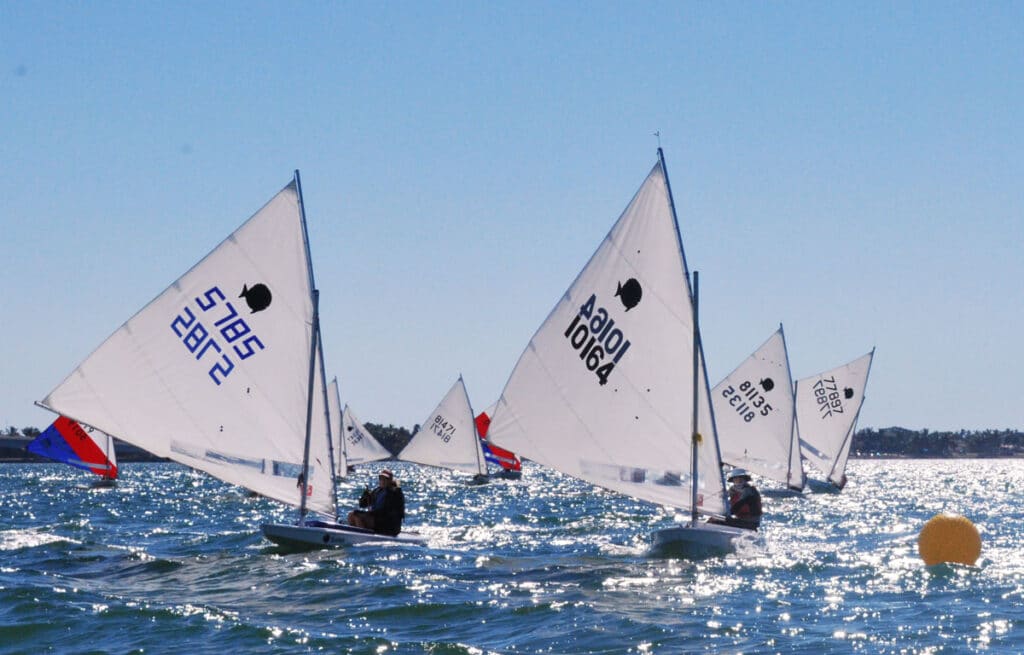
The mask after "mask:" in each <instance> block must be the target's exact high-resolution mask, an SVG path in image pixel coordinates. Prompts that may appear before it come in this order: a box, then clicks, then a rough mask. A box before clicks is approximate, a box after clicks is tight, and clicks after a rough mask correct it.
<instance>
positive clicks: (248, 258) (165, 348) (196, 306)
mask: <svg viewBox="0 0 1024 655" xmlns="http://www.w3.org/2000/svg"><path fill="white" fill-rule="evenodd" d="M311 287H312V274H311V269H310V262H309V258H308V249H307V245H306V240H305V231H304V225H303V219H302V215H301V207H300V198H299V193H298V183H297V180H296V181H293V182H292V183H291V184H289V185H288V186H286V187H285V188H284V189H283V190H282V191H281V192H280V193H278V194H277V195H276V196H274V198H273V199H271V201H270V202H268V203H267V204H266V205H265V206H264V207H263V208H262V209H260V210H259V211H258V212H257V213H256V214H255V215H253V216H252V217H251V218H250V219H249V220H248V221H246V222H245V223H244V224H243V225H242V226H241V227H239V228H238V229H237V230H236V231H235V232H233V233H232V234H231V235H230V236H229V237H228V238H227V239H226V240H224V241H223V242H222V243H221V244H220V245H218V246H217V247H216V248H215V249H214V250H213V251H212V252H211V253H210V254H208V255H207V256H206V257H205V258H203V259H202V260H201V261H200V262H199V263H198V264H196V265H195V266H194V267H192V269H190V270H189V271H188V272H187V273H185V274H184V275H183V276H181V277H180V278H179V279H178V280H176V281H175V282H174V283H173V284H172V285H171V286H170V287H168V288H167V289H166V290H165V291H163V292H162V293H161V294H160V295H159V296H157V297H156V299H154V300H153V301H152V302H150V303H149V304H148V305H146V306H145V307H144V308H143V309H142V310H141V311H139V312H138V313H137V314H135V315H134V316H133V317H131V318H130V319H129V320H128V321H127V322H126V323H125V324H124V325H122V326H121V327H120V328H119V329H118V330H117V331H116V332H115V333H114V334H113V335H111V336H110V337H109V338H108V339H107V340H106V341H104V342H103V343H102V344H101V345H100V346H99V347H98V348H97V349H96V350H95V351H94V352H93V353H92V354H91V355H89V357H88V358H86V359H85V361H83V362H82V363H81V364H80V365H79V366H78V367H77V368H76V369H75V370H74V371H72V372H71V374H70V375H69V376H68V377H67V378H66V379H65V380H64V381H63V382H61V384H60V385H58V386H57V387H56V388H55V389H54V390H53V391H51V392H50V393H49V395H47V396H46V398H45V399H44V400H43V401H42V403H41V404H42V405H43V406H45V407H48V408H50V409H52V410H53V411H55V412H59V413H61V414H64V415H65V416H69V417H72V418H75V419H77V420H79V421H80V422H82V423H85V424H87V425H90V426H93V427H96V428H98V429H100V430H103V431H104V432H107V433H109V434H112V435H115V436H117V437H119V438H121V439H123V440H125V441H128V442H130V443H133V444H135V445H137V446H139V447H141V448H144V449H146V450H148V451H150V452H152V453H154V454H156V455H159V456H162V457H169V458H171V459H174V460H176V461H178V462H181V463H183V464H186V465H188V466H191V467H193V468H196V469H199V470H202V471H206V472H208V473H210V474H211V475H214V476H216V477H218V478H220V479H222V480H225V481H227V482H230V483H233V484H238V485H241V486H244V487H247V488H249V489H251V490H253V491H256V492H258V493H260V494H262V495H265V496H268V497H271V498H274V499H277V500H279V501H283V502H286V503H291V504H295V505H298V504H299V503H300V500H301V496H300V494H301V493H302V491H303V490H302V488H300V486H299V485H297V480H298V476H299V474H300V473H301V471H302V464H303V450H304V444H305V435H306V430H307V409H308V407H307V399H308V397H309V383H310V379H309V378H310V357H311V352H312V350H313V349H312V345H313V342H312V339H313V335H314V320H313V319H314V301H313V291H312V288H311ZM318 351H319V348H318ZM318 356H320V355H319V353H318ZM320 369H321V367H320V366H315V367H314V371H315V374H316V377H315V386H314V389H315V391H314V393H313V410H312V414H311V423H310V425H309V426H308V427H309V430H310V434H311V440H310V458H309V476H308V479H307V481H306V485H305V492H306V494H307V498H306V505H307V507H309V508H310V509H313V510H315V511H318V512H322V513H325V514H330V515H333V513H334V505H333V480H332V475H331V470H330V460H329V451H328V448H329V443H328V441H327V434H328V431H327V411H326V406H325V404H324V403H325V399H324V395H325V394H324V392H323V391H324V388H325V387H324V380H323V378H322V375H321V373H320Z"/></svg>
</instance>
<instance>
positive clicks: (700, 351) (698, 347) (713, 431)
mask: <svg viewBox="0 0 1024 655" xmlns="http://www.w3.org/2000/svg"><path fill="white" fill-rule="evenodd" d="M658 161H659V162H660V164H661V171H662V175H663V176H664V177H665V189H666V191H667V193H668V205H669V210H670V211H671V213H672V225H673V226H675V231H676V242H677V244H678V246H679V257H680V259H681V260H682V264H683V278H684V279H685V280H686V291H687V293H688V294H689V296H690V304H691V306H692V308H693V342H694V345H693V349H694V355H693V357H694V364H693V368H694V372H693V375H694V379H693V385H694V392H693V430H692V433H691V437H690V439H691V450H692V451H693V462H694V464H693V469H692V474H693V477H694V496H693V498H692V501H691V503H692V512H691V520H693V521H696V520H697V507H698V505H699V503H698V502H697V491H696V489H697V481H698V480H699V476H700V466H699V464H698V459H699V458H698V455H699V453H698V452H697V450H698V447H699V445H700V443H701V441H702V440H703V439H702V436H701V434H700V431H699V425H698V417H699V415H700V408H701V406H700V399H699V395H698V393H697V389H698V388H699V386H698V385H700V380H699V379H698V365H699V369H700V373H702V374H703V386H704V394H705V396H704V397H705V398H706V399H707V412H708V417H707V420H708V421H709V425H708V427H709V429H710V436H711V443H712V444H714V450H715V454H714V463H715V466H714V468H713V470H712V472H705V475H707V476H711V475H714V476H715V477H716V478H717V479H718V485H717V487H719V495H720V496H721V504H722V506H724V507H728V504H727V503H726V501H725V496H726V493H725V483H724V482H722V470H721V465H720V462H721V461H722V453H721V447H720V446H719V443H718V429H717V426H716V424H715V406H714V403H712V402H711V384H710V382H709V381H708V372H707V360H706V359H705V358H704V343H703V341H702V339H701V337H700V322H699V321H698V313H697V288H696V287H697V272H696V271H694V274H693V286H692V287H691V286H690V268H689V266H688V265H687V263H686V249H685V248H683V234H682V231H681V230H680V228H679V215H678V214H677V213H676V201H675V197H674V196H673V195H672V182H671V181H670V180H669V177H668V166H667V165H666V164H665V153H664V151H663V150H662V149H661V147H660V146H659V147H658ZM698 358H699V359H698Z"/></svg>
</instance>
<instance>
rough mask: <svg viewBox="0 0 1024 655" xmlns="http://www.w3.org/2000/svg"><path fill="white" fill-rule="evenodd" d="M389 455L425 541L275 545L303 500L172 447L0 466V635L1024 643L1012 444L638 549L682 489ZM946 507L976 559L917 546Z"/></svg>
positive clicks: (794, 646) (874, 475) (377, 647)
mask: <svg viewBox="0 0 1024 655" xmlns="http://www.w3.org/2000/svg"><path fill="white" fill-rule="evenodd" d="M393 468H394V469H395V471H396V474H397V475H398V476H399V477H400V478H401V479H402V485H403V487H404V488H405V491H406V497H407V502H408V505H409V517H408V518H407V520H406V525H407V527H411V526H418V527H420V529H421V531H422V532H424V533H425V534H426V535H428V537H429V545H428V546H427V547H426V548H422V547H412V546H409V547H406V546H358V547H350V548H347V549H340V550H328V551H314V552H307V553H286V552H282V551H280V550H279V549H277V548H276V547H274V546H273V545H271V544H270V543H269V542H266V541H264V540H263V539H262V537H261V536H260V534H259V524H260V523H261V522H264V521H267V520H275V521H291V520H294V518H295V511H294V510H291V509H288V508H284V507H282V506H280V505H278V504H277V503H274V502H272V501H269V500H265V499H252V498H247V497H246V496H245V494H244V493H243V492H242V491H241V490H239V489H237V488H234V487H230V486H228V485H225V484H223V483H221V482H219V481H217V480H214V479H212V478H210V477H208V476H206V475H203V474H199V473H195V472H193V471H190V470H188V469H186V468H183V467H181V466H178V465H174V464H135V465H132V464H127V465H125V466H124V467H123V478H122V480H121V481H120V483H119V485H118V486H117V487H116V488H114V489H93V488H91V487H90V483H91V481H90V480H88V479H87V478H86V474H85V473H82V472H79V471H78V470H77V469H72V468H70V467H67V466H63V465H58V464H53V465H20V464H10V465H3V466H0V652H2V653H39V652H57V653H128V652H135V653H142V652H145V653H185V652H187V653H231V652H235V653H305V652H329V653H422V652H428V653H437V654H447V653H453V654H454V653H466V654H471V653H472V654H476V653H480V654H483V653H702V652H723V653H822V652H834V653H974V652H987V653H1021V652H1024V598H1022V595H1024V556H1022V555H1024V553H1022V550H1021V547H1020V538H1021V534H1022V528H1021V525H1022V519H1024V509H1022V504H1021V502H1020V490H1021V489H1022V488H1024V462H1020V461H1016V460H895V461H894V460H886V461H862V460H854V461H853V462H851V465H850V469H849V471H848V474H849V477H850V483H849V485H848V486H847V488H846V490H844V491H843V492H842V493H841V494H829V493H805V494H803V495H800V496H793V495H787V494H784V493H782V492H781V491H777V490H774V489H772V488H771V487H770V486H767V488H762V491H763V492H764V494H765V504H766V511H767V512H768V518H767V521H766V524H765V527H764V528H763V530H762V532H763V533H764V539H763V543H760V544H757V545H753V546H749V547H745V548H744V549H743V550H742V552H741V553H740V554H737V555H730V556H724V557H715V558H711V559H705V560H700V561H690V560H687V559H683V558H681V557H679V553H671V552H663V553H651V552H649V549H648V538H649V533H650V531H651V529H652V528H655V527H667V526H668V525H670V524H671V523H672V521H673V520H674V516H673V512H670V511H667V510H664V509H660V508H655V507H652V506H650V505H647V504H644V503H639V502H636V501H633V500H631V499H628V498H624V497H622V496H619V495H617V494H614V493H610V492H605V491H601V490H598V489H595V488H594V487H592V486H590V485H587V484H584V483H581V482H578V481H575V480H572V479H569V478H565V477H563V476H561V475H558V474H556V473H553V472H551V471H548V470H544V469H541V468H539V467H536V466H533V465H529V464H528V465H527V467H526V472H525V475H524V476H523V479H522V480H518V481H504V480H502V481H496V482H493V483H491V484H489V485H484V486H469V485H466V484H465V476H462V475H457V474H449V473H447V472H440V471H438V470H436V469H426V468H420V467H414V466H411V465H404V464H396V465H395V466H394V467H393ZM372 477H374V472H373V471H372V470H363V471H361V472H359V473H357V474H356V475H355V476H354V477H353V478H350V479H349V481H346V482H344V483H343V485H342V488H341V490H340V494H341V496H342V497H343V498H346V499H354V498H356V497H357V496H358V490H359V489H361V488H362V485H363V484H364V483H365V482H369V481H370V479H371V478H372ZM941 511H947V512H953V513H958V514H963V515H965V516H967V517H968V518H970V519H971V520H972V521H973V522H974V523H975V525H976V526H978V528H979V530H980V531H981V533H982V542H983V549H982V557H981V559H980V560H979V562H978V565H977V566H975V567H966V566H960V565H945V564H943V565H938V566H934V567H925V566H924V565H923V564H922V563H921V561H920V559H919V558H918V556H917V543H916V540H917V535H918V533H919V531H920V529H921V526H922V525H923V524H924V522H925V521H926V520H927V519H929V518H930V517H931V516H933V515H934V514H935V513H937V512H941Z"/></svg>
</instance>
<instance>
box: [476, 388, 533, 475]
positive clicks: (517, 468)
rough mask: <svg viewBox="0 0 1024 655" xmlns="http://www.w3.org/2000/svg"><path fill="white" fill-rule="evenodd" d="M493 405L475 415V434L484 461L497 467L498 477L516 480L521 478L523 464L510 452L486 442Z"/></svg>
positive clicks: (492, 414) (495, 404)
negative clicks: (478, 439) (477, 435)
mask: <svg viewBox="0 0 1024 655" xmlns="http://www.w3.org/2000/svg"><path fill="white" fill-rule="evenodd" d="M497 406H498V403H494V404H493V405H491V406H490V407H488V408H487V409H485V410H484V411H482V412H480V413H479V414H477V415H476V433H477V434H479V435H480V439H481V441H483V450H484V459H486V460H487V461H488V462H490V463H492V464H494V465H495V466H496V467H498V470H499V471H500V472H499V473H498V475H500V476H501V477H503V478H510V479H513V480H518V479H519V478H521V477H523V462H522V460H520V459H519V456H518V455H516V454H515V453H514V452H512V451H511V450H505V449H504V448H502V447H501V446H499V445H498V444H495V443H492V442H490V441H488V440H487V432H488V430H490V427H491V417H492V416H494V408H495V407H497Z"/></svg>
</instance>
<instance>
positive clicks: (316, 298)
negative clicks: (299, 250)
mask: <svg viewBox="0 0 1024 655" xmlns="http://www.w3.org/2000/svg"><path fill="white" fill-rule="evenodd" d="M295 194H296V196H297V198H298V202H299V218H300V220H301V223H302V243H303V244H304V245H305V247H306V271H307V273H309V288H310V291H311V294H312V298H311V299H312V301H313V325H312V339H310V349H309V386H308V387H307V388H306V440H305V444H304V445H303V450H302V475H301V477H300V481H301V487H302V489H301V490H300V500H299V522H301V521H302V518H303V517H305V516H306V495H307V491H306V490H307V489H308V488H309V441H310V438H311V428H312V422H313V393H314V386H315V384H316V363H317V350H318V349H319V351H320V353H321V357H320V379H321V381H323V380H325V379H326V378H325V377H324V371H323V367H324V362H323V357H322V353H323V348H322V347H321V344H320V291H319V290H317V288H316V280H315V279H314V277H313V256H312V254H311V252H310V249H309V228H308V227H307V225H306V203H305V201H304V200H303V198H302V179H301V178H300V177H299V170H298V169H295ZM323 396H324V412H325V414H326V419H327V448H328V453H329V454H330V459H331V462H330V464H329V465H330V469H331V495H332V498H333V499H334V508H335V512H337V507H338V496H337V488H336V478H335V472H334V462H333V460H334V455H333V450H332V445H331V420H330V413H329V410H328V403H327V385H326V384H324V385H323Z"/></svg>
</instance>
